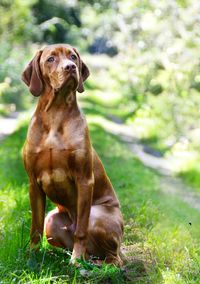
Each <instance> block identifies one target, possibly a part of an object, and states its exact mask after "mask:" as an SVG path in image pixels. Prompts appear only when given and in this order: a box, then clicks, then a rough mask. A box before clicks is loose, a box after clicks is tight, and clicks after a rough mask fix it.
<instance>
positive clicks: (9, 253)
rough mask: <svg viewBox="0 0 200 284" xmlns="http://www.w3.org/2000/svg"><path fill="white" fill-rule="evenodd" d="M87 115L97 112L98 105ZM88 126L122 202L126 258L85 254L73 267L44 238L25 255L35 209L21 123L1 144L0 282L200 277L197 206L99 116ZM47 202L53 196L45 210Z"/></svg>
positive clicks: (65, 253)
mask: <svg viewBox="0 0 200 284" xmlns="http://www.w3.org/2000/svg"><path fill="white" fill-rule="evenodd" d="M100 114H101V113H100ZM88 115H89V116H91V117H92V116H93V117H94V116H95V117H96V118H97V117H98V111H97V109H95V106H94V108H93V111H92V110H90V112H89V113H88ZM90 121H92V120H91V119H90ZM95 121H98V120H97V119H95ZM89 127H90V133H91V138H92V141H93V145H94V146H95V148H96V150H97V152H98V153H99V155H100V157H101V159H102V160H103V163H104V165H105V168H106V170H107V173H108V175H109V176H110V178H111V180H112V183H113V185H114V187H115V189H116V192H117V194H118V197H119V199H120V201H121V207H122V212H123V215H124V219H125V235H124V242H123V248H124V251H125V253H126V257H127V263H126V264H125V266H124V267H123V268H122V269H119V268H117V267H114V266H109V265H103V266H102V267H101V268H99V267H96V266H94V265H93V264H92V263H89V262H83V261H81V263H80V268H75V267H73V266H70V265H68V263H69V259H70V252H68V251H66V250H62V249H54V248H52V247H50V246H49V245H48V244H47V243H46V241H45V240H44V241H43V244H42V246H41V249H40V252H39V253H38V254H36V255H35V254H31V255H30V254H29V255H28V254H27V251H28V246H29V228H30V217H31V212H30V208H29V200H28V180H27V177H26V174H25V171H24V169H23V164H22V159H21V149H22V146H23V142H24V140H25V136H26V129H27V123H24V124H23V125H21V127H20V128H19V129H18V130H17V131H16V132H15V133H14V134H12V135H11V136H9V137H7V138H6V139H5V140H4V141H3V142H2V143H1V148H0V156H1V163H0V181H1V182H0V184H1V195H0V212H1V218H0V231H1V234H0V240H1V242H0V252H1V253H0V283H170V284H171V283H181V284H182V283H200V276H199V275H200V271H199V270H200V258H199V256H200V250H199V231H200V223H199V212H198V211H196V210H195V209H192V208H190V207H189V206H188V205H186V204H185V203H183V202H182V201H181V200H180V199H179V198H178V197H176V198H175V197H174V198H172V197H171V196H170V195H169V196H168V195H166V194H164V193H163V192H162V191H161V189H160V184H159V181H160V177H159V175H157V174H156V173H155V172H153V171H152V170H150V169H148V168H146V167H144V166H143V165H142V164H141V163H140V162H139V161H138V160H137V159H135V158H134V157H133V155H132V154H131V153H130V151H129V150H128V149H127V147H126V146H125V145H123V144H122V143H121V142H120V141H119V140H118V139H117V138H116V137H115V136H113V135H111V134H109V133H107V132H105V130H104V128H103V125H102V124H101V123H97V122H95V123H92V122H91V123H90V125H89ZM50 208H52V204H51V203H48V204H47V211H48V210H49V209H50Z"/></svg>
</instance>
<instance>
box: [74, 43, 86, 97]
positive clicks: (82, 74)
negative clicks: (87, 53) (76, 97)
mask: <svg viewBox="0 0 200 284" xmlns="http://www.w3.org/2000/svg"><path fill="white" fill-rule="evenodd" d="M74 51H75V52H76V54H77V56H78V59H79V75H80V79H79V84H78V88H77V91H78V92H79V93H83V92H84V87H83V82H84V81H85V80H86V79H87V78H88V77H89V75H90V71H89V69H88V67H87V65H86V64H85V63H84V62H83V61H82V59H81V58H80V55H79V53H78V51H77V50H76V49H75V48H74Z"/></svg>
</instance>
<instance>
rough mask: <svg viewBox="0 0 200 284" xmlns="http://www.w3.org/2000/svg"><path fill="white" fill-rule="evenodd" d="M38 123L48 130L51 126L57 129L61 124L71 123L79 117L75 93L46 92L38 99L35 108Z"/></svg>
mask: <svg viewBox="0 0 200 284" xmlns="http://www.w3.org/2000/svg"><path fill="white" fill-rule="evenodd" d="M36 113H37V116H38V117H40V123H42V124H43V125H44V126H45V125H46V127H47V128H48V129H51V128H52V126H56V128H59V127H60V126H61V125H63V124H67V123H71V122H72V121H73V120H75V119H76V118H77V117H79V116H80V109H79V107H78V104H77V100H76V92H75V91H70V92H67V91H66V92H65V93H64V92H62V93H55V92H52V91H50V92H47V91H45V92H44V93H43V94H42V95H41V96H40V98H39V101H38V105H37V108H36Z"/></svg>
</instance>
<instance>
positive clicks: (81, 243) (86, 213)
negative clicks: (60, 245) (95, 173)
mask: <svg viewBox="0 0 200 284" xmlns="http://www.w3.org/2000/svg"><path fill="white" fill-rule="evenodd" d="M93 185H94V179H93V178H89V179H81V178H80V179H79V180H78V181H77V189H78V202H77V224H76V231H75V234H74V248H73V252H72V257H71V263H74V262H75V260H76V259H77V258H81V257H83V258H84V257H85V252H86V245H87V235H88V224H89V217H90V209H91V204H92V194H93Z"/></svg>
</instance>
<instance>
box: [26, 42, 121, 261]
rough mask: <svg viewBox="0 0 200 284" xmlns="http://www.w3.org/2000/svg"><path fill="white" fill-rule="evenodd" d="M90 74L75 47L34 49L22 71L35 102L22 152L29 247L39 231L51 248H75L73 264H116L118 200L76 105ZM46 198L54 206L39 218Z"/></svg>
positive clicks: (117, 253) (119, 229)
mask: <svg viewBox="0 0 200 284" xmlns="http://www.w3.org/2000/svg"><path fill="white" fill-rule="evenodd" d="M88 76H89V70H88V67H87V66H86V65H85V64H84V62H83V61H82V60H81V58H80V56H79V54H78V52H77V51H76V49H74V48H72V47H71V46H69V45H66V44H56V45H50V46H47V47H45V48H43V49H42V50H39V51H38V52H37V54H36V55H35V57H34V58H33V59H32V61H31V62H30V63H29V65H28V66H27V68H26V69H25V71H24V72H23V74H22V79H23V81H24V82H25V83H26V85H27V86H28V87H29V90H30V92H31V93H32V94H33V95H34V96H36V97H39V101H38V104H37V108H36V110H35V113H34V115H33V117H32V119H31V123H30V126H29V129H28V134H27V139H26V142H25V146H24V151H23V155H24V165H25V169H26V171H27V173H28V176H29V179H30V204H31V209H32V224H31V232H30V237H31V248H33V249H34V248H37V247H38V244H39V242H40V240H41V237H42V234H43V230H44V227H45V233H46V237H47V240H48V242H49V243H50V244H51V245H53V246H57V247H63V248H68V249H70V250H72V251H73V252H72V256H71V263H75V262H76V259H78V258H81V257H83V258H85V257H86V256H88V255H94V256H97V257H99V258H100V259H102V260H104V259H105V261H106V262H107V263H114V264H118V265H121V264H122V260H121V258H120V244H121V240H122V235H123V219H122V215H121V212H120V209H119V201H118V199H117V197H116V195H115V192H114V190H113V187H112V185H111V182H110V180H109V178H108V176H107V175H106V172H105V170H104V167H103V165H102V163H101V161H100V159H99V157H98V155H97V153H96V152H95V150H94V149H93V148H92V145H91V142H90V137H89V132H88V127H87V123H86V120H85V117H84V116H83V114H82V113H81V112H80V110H79V108H78V105H77V100H76V91H78V92H83V91H84V88H83V82H84V81H85V80H86V79H87V77H88ZM46 196H48V198H49V199H50V200H51V201H52V202H53V203H55V205H56V209H54V210H52V211H51V212H50V213H49V214H48V215H47V217H46V218H45V201H46Z"/></svg>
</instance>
